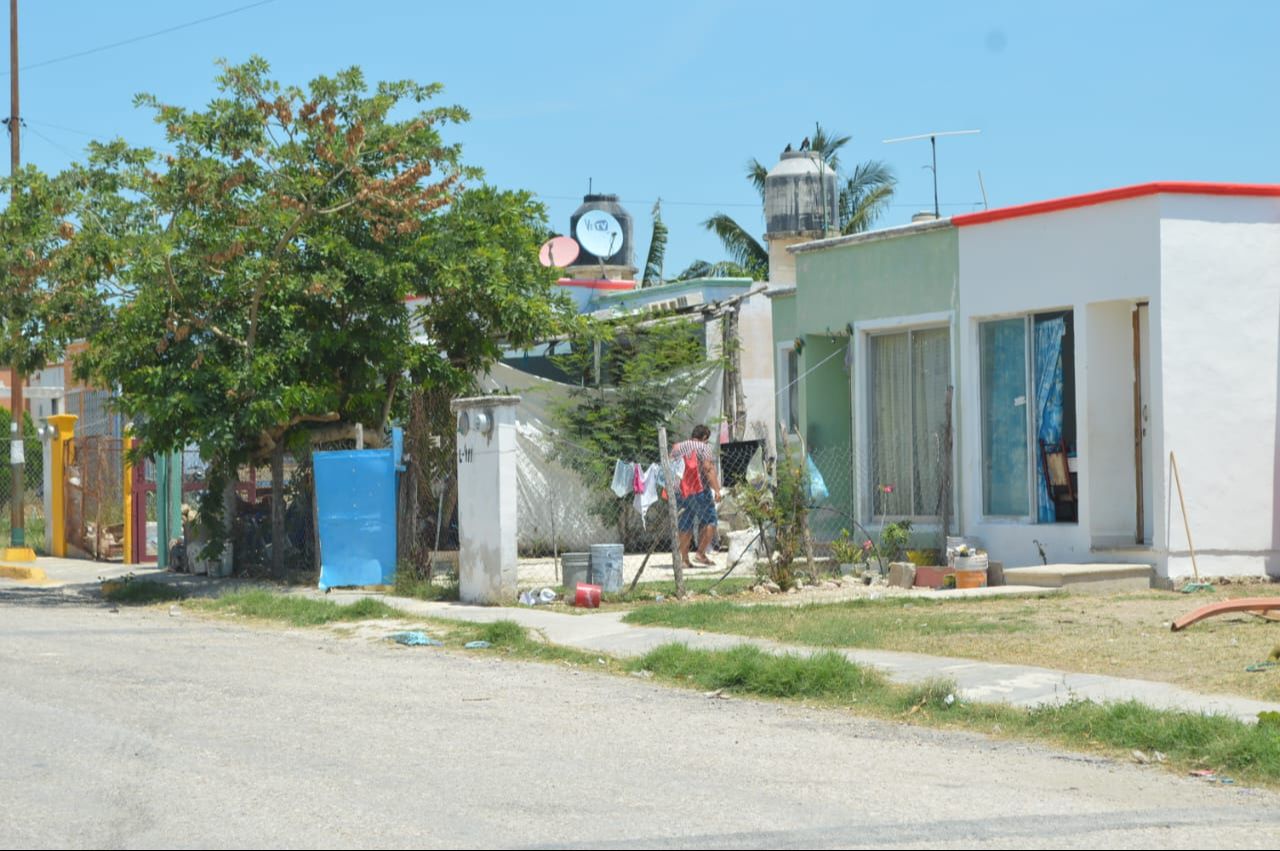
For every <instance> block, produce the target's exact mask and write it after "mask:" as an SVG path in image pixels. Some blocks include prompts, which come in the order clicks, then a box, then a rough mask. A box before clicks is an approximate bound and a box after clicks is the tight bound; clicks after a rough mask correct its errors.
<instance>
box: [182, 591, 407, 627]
mask: <svg viewBox="0 0 1280 851" xmlns="http://www.w3.org/2000/svg"><path fill="white" fill-rule="evenodd" d="M188 605H190V606H193V607H195V608H198V609H206V610H209V611H216V612H223V613H229V614H236V615H239V616H241V617H246V618H258V619H260V620H272V621H284V622H285V623H288V624H290V625H292V626H319V625H321V624H326V623H333V622H335V621H363V620H373V619H376V618H393V617H395V618H403V617H407V615H406V614H405V613H404V612H402V611H400V610H399V609H396V608H394V607H392V606H388V605H387V604H386V603H384V602H382V601H381V600H375V599H373V598H372V597H363V598H361V599H359V600H356V601H354V602H351V603H346V604H339V603H333V602H330V601H329V600H313V599H311V598H310V597H297V596H289V595H284V594H273V593H271V592H270V591H240V592H236V593H232V594H227V595H225V596H223V597H218V598H217V599H214V600H199V601H195V602H192V603H189V604H188Z"/></svg>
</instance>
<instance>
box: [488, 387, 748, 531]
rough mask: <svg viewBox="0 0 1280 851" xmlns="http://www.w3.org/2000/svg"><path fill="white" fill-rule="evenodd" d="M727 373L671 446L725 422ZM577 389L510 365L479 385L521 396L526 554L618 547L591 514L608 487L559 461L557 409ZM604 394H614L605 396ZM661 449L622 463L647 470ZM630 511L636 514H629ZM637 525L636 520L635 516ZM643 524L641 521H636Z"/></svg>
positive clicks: (699, 398)
mask: <svg viewBox="0 0 1280 851" xmlns="http://www.w3.org/2000/svg"><path fill="white" fill-rule="evenodd" d="M723 384H724V382H723V370H721V369H719V368H715V369H709V370H708V371H707V375H706V376H704V378H703V379H702V381H701V382H700V383H699V386H698V389H697V390H695V391H694V393H693V398H692V399H690V400H689V402H688V405H687V406H686V407H687V409H688V413H687V414H686V415H685V416H684V417H682V418H680V419H678V420H674V421H673V422H672V423H671V425H670V427H669V434H668V440H669V441H670V442H672V443H674V442H676V441H678V440H684V439H686V438H687V437H688V436H689V432H690V431H691V430H692V428H693V426H694V425H696V424H698V423H706V424H708V425H710V426H711V429H712V433H713V435H714V434H715V433H716V427H715V425H714V424H713V423H714V422H715V421H716V420H718V419H719V418H720V412H721V409H722V407H721V396H722V389H723ZM574 389H575V388H574V387H573V386H571V385H568V384H562V383H560V382H557V381H551V380H549V379H546V378H540V377H538V376H536V375H530V374H528V373H526V372H521V371H520V370H518V369H516V368H515V367H512V366H508V365H507V364H502V363H500V364H496V365H495V366H494V367H493V368H492V369H491V370H490V372H489V374H488V375H486V376H484V378H483V379H481V382H480V390H481V392H482V393H503V394H511V395H517V396H519V397H520V404H518V405H517V406H516V428H517V435H518V436H517V441H516V446H517V452H518V455H517V457H516V467H517V470H518V471H519V476H518V478H519V480H518V483H517V499H518V533H517V541H518V546H519V549H520V551H521V552H522V553H528V552H533V551H538V552H551V550H552V548H553V547H554V548H555V549H556V550H557V551H559V552H586V551H587V550H588V548H589V547H590V545H591V544H602V543H617V538H618V530H617V529H616V528H609V527H606V526H605V525H604V524H603V523H601V521H600V519H599V518H598V517H595V516H593V515H592V514H591V513H590V512H589V511H588V510H587V508H588V506H589V505H590V503H591V500H592V497H593V494H594V495H595V496H597V497H598V495H599V493H601V492H603V491H607V490H608V488H609V481H608V480H605V481H600V482H597V483H592V484H591V486H590V487H588V485H587V483H586V482H584V481H583V480H582V476H581V475H580V474H579V473H577V472H575V471H573V470H570V469H568V468H566V467H565V466H564V465H562V464H561V463H559V462H558V461H556V460H555V459H554V446H553V441H554V440H555V439H556V438H555V426H554V420H553V419H552V416H551V411H552V409H553V408H554V406H555V405H557V404H561V403H563V402H565V401H567V400H569V399H570V398H571V395H570V394H571V391H572V390H574ZM605 392H609V391H608V390H606V391H605ZM658 454H659V453H658V447H657V446H656V445H655V446H654V447H653V451H652V452H651V453H648V454H647V457H645V458H622V459H617V460H622V461H636V462H639V463H640V464H642V465H644V466H647V465H648V464H650V463H653V462H655V461H657V459H658ZM628 510H629V511H630V510H632V509H628ZM632 519H637V518H636V517H635V516H634V514H633V517H632ZM637 522H638V521H637Z"/></svg>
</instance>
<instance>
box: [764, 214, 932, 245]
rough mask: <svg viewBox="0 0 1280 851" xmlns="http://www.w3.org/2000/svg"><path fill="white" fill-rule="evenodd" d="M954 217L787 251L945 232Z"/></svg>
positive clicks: (896, 227) (818, 242)
mask: <svg viewBox="0 0 1280 851" xmlns="http://www.w3.org/2000/svg"><path fill="white" fill-rule="evenodd" d="M954 220H955V217H954V216H953V217H951V218H943V219H930V220H928V221H924V222H911V223H909V224H905V225H895V226H894V227H891V228H881V229H879V230H867V231H863V232H862V233H851V234H849V235H847V236H832V237H827V238H826V239H815V240H813V241H812V242H802V243H800V244H799V245H790V246H788V247H787V251H789V252H791V253H792V254H804V253H806V252H809V251H822V250H824V249H827V248H839V247H840V246H842V245H856V244H858V243H860V242H878V241H880V240H882V239H894V238H896V237H900V236H910V235H911V234H915V233H925V232H927V231H931V230H946V229H947V228H949V227H951V223H952V222H953V221H954Z"/></svg>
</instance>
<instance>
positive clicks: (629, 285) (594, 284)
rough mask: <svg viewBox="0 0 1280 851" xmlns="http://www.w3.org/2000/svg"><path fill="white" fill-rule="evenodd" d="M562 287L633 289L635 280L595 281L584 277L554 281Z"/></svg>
mask: <svg viewBox="0 0 1280 851" xmlns="http://www.w3.org/2000/svg"><path fill="white" fill-rule="evenodd" d="M556 283H557V284H559V285H560V286H562V287H590V288H591V289H593V290H634V289H635V288H636V282H635V281H597V280H590V279H584V278H561V279H559V280H558V281H556Z"/></svg>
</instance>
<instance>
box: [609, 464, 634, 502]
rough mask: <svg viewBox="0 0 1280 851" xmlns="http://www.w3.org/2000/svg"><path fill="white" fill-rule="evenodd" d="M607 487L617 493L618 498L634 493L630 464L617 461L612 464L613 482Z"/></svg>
mask: <svg viewBox="0 0 1280 851" xmlns="http://www.w3.org/2000/svg"><path fill="white" fill-rule="evenodd" d="M609 487H610V489H611V490H612V491H613V492H614V493H615V494H617V495H618V499H622V498H623V497H624V496H629V495H630V494H633V493H635V489H636V487H635V481H634V473H632V471H631V465H630V464H628V463H626V462H625V461H618V462H617V463H615V464H614V465H613V484H611V485H610V486H609Z"/></svg>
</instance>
